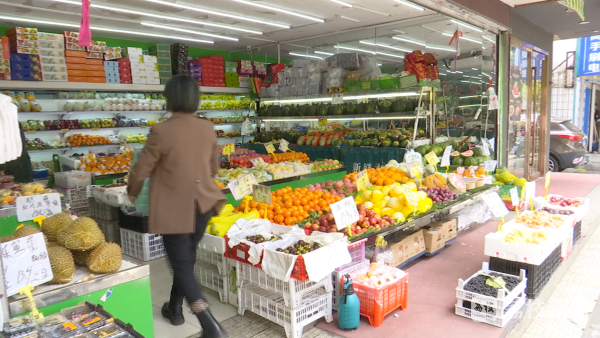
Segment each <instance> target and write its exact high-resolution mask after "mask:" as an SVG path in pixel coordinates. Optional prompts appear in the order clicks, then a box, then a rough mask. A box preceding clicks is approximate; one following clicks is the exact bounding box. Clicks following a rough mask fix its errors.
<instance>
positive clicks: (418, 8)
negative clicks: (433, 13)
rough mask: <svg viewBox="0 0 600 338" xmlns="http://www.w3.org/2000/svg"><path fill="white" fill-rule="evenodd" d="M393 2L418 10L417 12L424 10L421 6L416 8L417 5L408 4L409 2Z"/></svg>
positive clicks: (398, 0)
mask: <svg viewBox="0 0 600 338" xmlns="http://www.w3.org/2000/svg"><path fill="white" fill-rule="evenodd" d="M394 1H396V2H398V3H401V4H403V5H406V6H408V7H412V8H414V9H416V10H419V11H424V10H425V8H423V7H421V6H417V5H415V4H413V3H412V2H409V1H405V0H394Z"/></svg>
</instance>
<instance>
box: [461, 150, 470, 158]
mask: <svg viewBox="0 0 600 338" xmlns="http://www.w3.org/2000/svg"><path fill="white" fill-rule="evenodd" d="M460 154H461V155H462V157H471V156H473V152H472V151H471V150H467V151H465V152H462V153H460Z"/></svg>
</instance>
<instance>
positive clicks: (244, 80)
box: [236, 60, 254, 88]
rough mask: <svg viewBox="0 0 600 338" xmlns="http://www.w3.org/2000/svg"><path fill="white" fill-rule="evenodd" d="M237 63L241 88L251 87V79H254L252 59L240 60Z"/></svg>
mask: <svg viewBox="0 0 600 338" xmlns="http://www.w3.org/2000/svg"><path fill="white" fill-rule="evenodd" d="M236 63H237V72H238V75H239V76H238V81H239V83H240V87H241V88H251V87H252V85H251V83H250V81H251V80H252V73H253V72H254V70H253V69H252V61H246V60H239V61H236Z"/></svg>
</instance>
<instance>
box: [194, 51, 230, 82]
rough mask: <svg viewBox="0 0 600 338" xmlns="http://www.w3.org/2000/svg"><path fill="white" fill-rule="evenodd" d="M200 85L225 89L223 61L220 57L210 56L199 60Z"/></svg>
mask: <svg viewBox="0 0 600 338" xmlns="http://www.w3.org/2000/svg"><path fill="white" fill-rule="evenodd" d="M200 64H201V67H202V85H203V86H207V87H225V60H224V59H223V57H222V56H217V55H211V56H205V57H201V58H200Z"/></svg>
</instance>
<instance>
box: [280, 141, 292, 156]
mask: <svg viewBox="0 0 600 338" xmlns="http://www.w3.org/2000/svg"><path fill="white" fill-rule="evenodd" d="M289 145H290V143H289V142H288V141H287V140H285V139H281V141H279V150H281V152H283V153H285V152H286V151H288V150H289V148H288V146H289Z"/></svg>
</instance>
